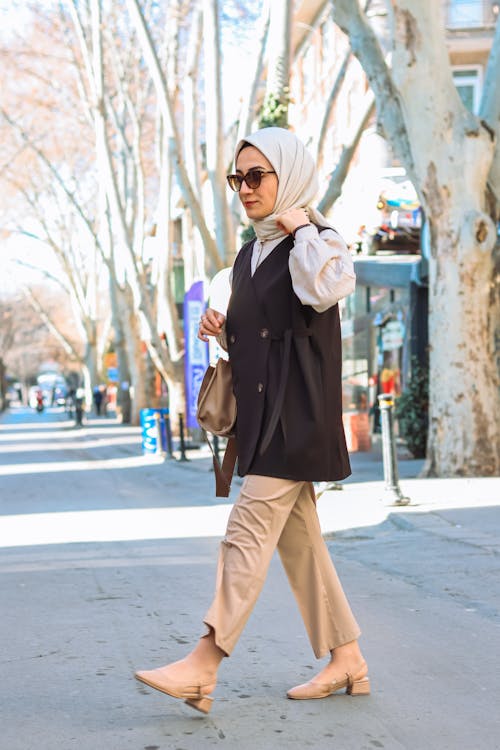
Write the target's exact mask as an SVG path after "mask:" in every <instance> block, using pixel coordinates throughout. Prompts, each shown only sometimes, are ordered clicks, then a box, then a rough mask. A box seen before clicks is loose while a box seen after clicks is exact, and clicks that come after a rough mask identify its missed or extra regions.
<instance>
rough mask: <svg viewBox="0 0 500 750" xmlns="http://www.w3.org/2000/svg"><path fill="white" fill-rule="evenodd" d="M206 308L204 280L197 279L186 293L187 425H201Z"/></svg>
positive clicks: (205, 352)
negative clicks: (202, 334) (201, 333)
mask: <svg viewBox="0 0 500 750" xmlns="http://www.w3.org/2000/svg"><path fill="white" fill-rule="evenodd" d="M204 310H205V297H204V294H203V281H195V283H194V284H193V285H192V286H191V288H190V289H189V290H188V291H187V292H186V294H185V295H184V337H185V342H186V343H185V346H186V356H185V358H184V362H185V368H184V376H185V379H186V426H187V427H189V428H196V427H199V425H198V422H197V420H196V402H197V399H198V391H199V390H200V386H201V381H202V380H203V375H204V374H205V370H206V369H207V367H208V344H205V342H204V341H200V339H199V338H198V326H199V323H200V318H201V316H202V314H203V312H204Z"/></svg>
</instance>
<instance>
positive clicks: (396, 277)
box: [353, 255, 427, 289]
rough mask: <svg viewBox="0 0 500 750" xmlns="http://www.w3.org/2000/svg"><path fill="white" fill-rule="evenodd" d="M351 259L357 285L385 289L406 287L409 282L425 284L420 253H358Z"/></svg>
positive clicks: (425, 279) (424, 272)
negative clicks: (384, 254)
mask: <svg viewBox="0 0 500 750" xmlns="http://www.w3.org/2000/svg"><path fill="white" fill-rule="evenodd" d="M353 261H354V271H355V273H356V281H357V284H358V285H359V284H361V285H362V286H378V287H385V288H387V289H392V288H394V287H407V286H409V285H410V284H411V283H414V284H418V285H419V286H425V285H427V278H426V271H425V270H424V268H423V267H422V257H421V256H420V255H387V256H383V255H382V256H381V255H370V256H366V255H365V256H359V255H358V256H355V257H354V258H353ZM424 265H425V261H424ZM423 274H425V276H424V277H423Z"/></svg>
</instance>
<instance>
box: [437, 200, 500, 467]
mask: <svg viewBox="0 0 500 750" xmlns="http://www.w3.org/2000/svg"><path fill="white" fill-rule="evenodd" d="M433 223H434V226H433V231H434V235H435V238H434V242H433V253H432V258H431V260H430V264H429V281H430V294H429V298H430V299H429V308H430V309H429V313H430V314H429V341H430V346H429V350H430V351H429V359H430V373H431V379H430V405H429V406H430V423H429V438H428V448H427V463H426V467H425V473H427V474H428V475H429V476H436V475H437V476H498V474H499V473H500V439H499V425H500V407H499V397H498V373H497V372H496V368H495V322H496V321H495V319H494V316H493V315H492V312H493V311H494V309H495V307H496V309H497V310H498V299H497V300H496V305H495V304H494V300H493V299H492V297H493V295H494V293H495V291H494V284H493V275H494V268H493V264H492V256H491V251H490V249H489V244H490V237H491V234H493V233H494V226H493V224H492V222H491V221H490V220H489V219H488V218H485V216H484V214H482V213H480V212H474V211H471V206H470V201H469V199H468V197H467V195H465V194H462V195H456V196H454V199H453V203H452V206H450V211H449V213H448V214H447V215H444V216H442V217H440V218H436V219H435V220H434V222H433ZM486 227H487V228H486ZM457 228H458V230H457ZM485 232H486V237H485V243H484V244H482V243H480V242H479V241H478V237H479V236H483V234H484V233H485ZM497 294H498V293H497Z"/></svg>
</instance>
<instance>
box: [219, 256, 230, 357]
mask: <svg viewBox="0 0 500 750" xmlns="http://www.w3.org/2000/svg"><path fill="white" fill-rule="evenodd" d="M228 281H229V289H230V288H231V287H232V285H233V269H232V268H231V272H230V274H229V277H228ZM230 296H231V292H230V291H228V300H229V297H230ZM221 307H222V306H221ZM218 312H221V313H222V314H223V315H227V305H225V306H224V309H223V310H219V311H218ZM215 340H216V341H217V343H218V344H219V346H221V347H222V348H223V349H224V351H225V352H227V335H226V321H224V323H223V324H222V329H221V332H220V333H219V335H218V336H216V337H215Z"/></svg>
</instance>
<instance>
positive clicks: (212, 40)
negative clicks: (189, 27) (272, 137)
mask: <svg viewBox="0 0 500 750" xmlns="http://www.w3.org/2000/svg"><path fill="white" fill-rule="evenodd" d="M203 31H204V40H205V45H204V53H205V91H206V96H205V133H206V151H207V156H206V159H207V171H208V178H209V180H210V184H211V186H212V195H213V209H214V223H215V237H216V242H217V248H218V251H219V254H220V255H221V256H222V257H223V258H224V260H225V263H226V264H227V265H229V264H232V262H233V261H234V257H235V254H236V248H235V237H234V232H233V228H232V225H231V215H230V212H229V204H228V201H227V185H226V164H225V161H224V116H223V96H222V55H221V38H220V22H219V2H218V0H204V2H203ZM214 270H218V269H214Z"/></svg>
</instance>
